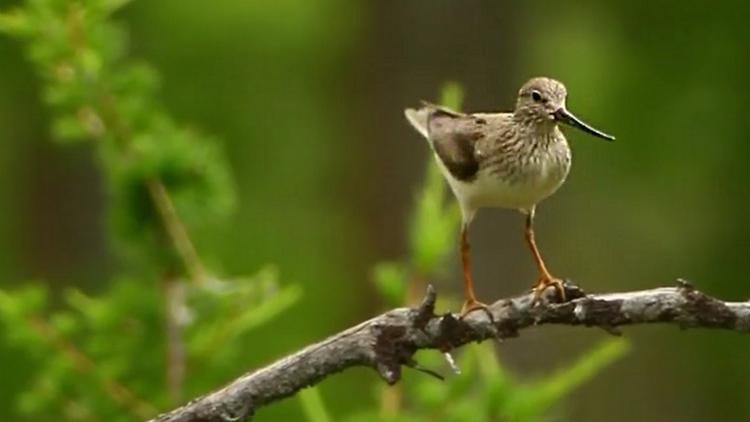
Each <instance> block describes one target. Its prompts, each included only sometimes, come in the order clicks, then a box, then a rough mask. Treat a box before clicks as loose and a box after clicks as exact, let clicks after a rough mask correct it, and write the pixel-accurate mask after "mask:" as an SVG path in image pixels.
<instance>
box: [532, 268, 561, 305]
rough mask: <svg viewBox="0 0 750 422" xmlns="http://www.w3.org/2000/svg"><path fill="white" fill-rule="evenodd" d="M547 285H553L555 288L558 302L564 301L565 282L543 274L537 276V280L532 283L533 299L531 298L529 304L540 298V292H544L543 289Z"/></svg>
mask: <svg viewBox="0 0 750 422" xmlns="http://www.w3.org/2000/svg"><path fill="white" fill-rule="evenodd" d="M549 286H554V288H555V290H557V294H558V296H559V297H560V302H565V284H564V283H563V281H562V280H560V279H559V278H554V277H552V276H549V275H543V276H541V277H539V280H537V282H536V284H534V288H533V290H534V299H532V301H531V304H532V305H533V304H535V303H537V302H539V300H540V299H541V298H542V294H544V291H545V290H546V289H547V287H549Z"/></svg>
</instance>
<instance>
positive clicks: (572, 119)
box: [552, 107, 615, 141]
mask: <svg viewBox="0 0 750 422" xmlns="http://www.w3.org/2000/svg"><path fill="white" fill-rule="evenodd" d="M552 115H553V116H555V120H557V121H558V122H562V123H565V124H566V125H570V126H573V127H574V128H578V129H580V130H582V131H584V132H586V133H588V134H591V135H594V136H596V137H598V138H602V139H606V140H608V141H614V140H615V137H614V136H612V135H607V134H606V133H604V132H601V131H599V130H596V129H594V128H593V127H591V126H589V125H587V124H586V123H584V122H583V121H582V120H581V119H579V118H578V117H576V116H574V115H573V113H571V112H569V111H568V110H566V109H565V108H564V107H560V108H558V109H557V111H555V112H554V113H552Z"/></svg>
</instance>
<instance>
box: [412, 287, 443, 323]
mask: <svg viewBox="0 0 750 422" xmlns="http://www.w3.org/2000/svg"><path fill="white" fill-rule="evenodd" d="M436 301H437V291H436V290H435V287H433V285H432V284H428V285H427V294H426V295H425V297H424V299H422V303H420V304H419V307H417V308H416V309H415V310H416V311H417V316H416V317H414V327H415V328H418V329H420V330H423V329H424V327H425V326H427V322H429V321H430V319H432V317H434V316H435V302H436Z"/></svg>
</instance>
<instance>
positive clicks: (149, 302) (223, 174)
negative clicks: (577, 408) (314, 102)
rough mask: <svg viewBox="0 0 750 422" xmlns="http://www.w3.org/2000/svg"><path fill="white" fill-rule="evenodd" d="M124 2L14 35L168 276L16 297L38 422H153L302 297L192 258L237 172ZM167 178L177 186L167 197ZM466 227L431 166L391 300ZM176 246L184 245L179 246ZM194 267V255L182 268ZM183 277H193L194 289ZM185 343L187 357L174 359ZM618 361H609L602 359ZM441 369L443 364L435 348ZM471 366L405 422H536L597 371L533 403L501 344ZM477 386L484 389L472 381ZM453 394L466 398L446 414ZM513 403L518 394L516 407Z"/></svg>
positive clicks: (129, 237)
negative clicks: (173, 90)
mask: <svg viewBox="0 0 750 422" xmlns="http://www.w3.org/2000/svg"><path fill="white" fill-rule="evenodd" d="M122 4H123V3H122V2H119V1H118V2H112V1H93V0H92V1H88V2H67V1H57V2H56V1H47V2H31V1H30V2H28V3H27V5H26V6H25V7H23V8H19V9H15V10H14V11H12V12H8V13H6V14H3V15H1V16H2V19H1V20H0V29H1V30H3V31H4V32H7V33H8V34H10V35H13V36H16V37H19V38H21V39H23V40H24V41H25V42H26V45H27V52H28V56H29V58H30V59H31V61H32V62H33V63H34V65H35V67H36V69H37V72H38V73H39V75H40V76H41V78H42V79H43V80H44V82H45V85H44V87H45V100H46V102H47V104H48V105H49V106H50V107H51V108H52V110H53V112H54V120H53V124H52V127H53V132H54V135H55V137H56V139H60V140H63V141H70V142H73V141H79V140H87V141H89V142H91V143H92V146H93V147H94V148H95V149H96V150H97V152H98V154H97V156H98V157H99V160H100V161H99V164H100V168H101V170H102V171H103V172H104V173H105V174H106V175H107V177H106V181H107V186H108V193H109V200H110V204H111V208H110V209H111V213H112V221H113V227H112V231H111V232H112V236H113V238H114V239H116V240H117V241H119V242H122V243H123V244H127V245H129V247H128V248H127V249H128V250H131V251H137V252H138V253H139V254H140V256H141V257H143V256H147V257H149V258H150V260H149V263H150V265H151V268H152V270H151V271H149V272H147V274H151V275H150V276H141V277H133V276H122V277H119V278H118V279H116V280H115V281H114V282H113V283H112V284H111V286H110V288H109V289H108V290H107V291H106V292H103V293H102V294H99V295H96V296H92V295H88V294H85V293H83V292H81V291H80V290H77V289H66V290H65V291H64V292H63V295H62V297H63V304H62V305H63V306H60V307H57V306H51V303H50V298H49V292H48V291H47V289H46V288H45V287H43V286H42V285H37V286H35V287H27V288H24V289H20V290H14V291H0V321H2V323H3V326H4V327H5V329H4V330H3V331H4V334H5V339H6V341H8V342H9V343H11V344H12V345H13V347H14V348H17V349H21V350H25V351H28V352H29V353H30V356H31V357H32V358H33V359H34V360H35V361H36V362H37V363H36V365H35V366H36V371H35V375H34V382H33V384H32V386H31V388H29V389H27V390H26V391H25V392H23V393H22V394H20V395H19V396H18V398H17V408H16V410H17V412H18V413H17V415H18V416H19V417H22V418H27V419H44V418H45V416H46V415H50V414H54V413H60V414H62V415H63V416H64V418H65V419H68V420H96V419H106V420H131V419H133V418H136V419H145V418H148V417H150V416H153V415H154V414H156V413H157V412H158V411H159V410H160V409H161V410H164V409H166V408H168V407H169V406H170V405H173V404H175V401H176V400H179V398H180V397H181V396H182V394H183V392H187V393H188V394H190V395H192V394H197V393H199V392H203V391H206V390H208V389H210V388H211V387H213V386H214V385H213V382H214V380H213V379H212V377H210V376H201V374H208V373H214V372H222V369H223V370H227V369H229V368H236V367H237V366H238V365H240V364H241V362H242V360H241V356H240V354H239V353H240V352H241V350H242V349H241V347H239V342H238V337H240V336H246V335H248V332H251V331H252V330H253V329H255V328H256V327H258V326H260V325H262V324H265V323H268V322H269V321H270V320H272V319H273V318H274V317H276V316H277V315H278V314H279V313H280V312H282V311H283V310H284V309H286V308H288V307H289V306H291V305H292V304H293V303H294V302H296V301H297V299H298V298H299V297H300V290H299V289H298V288H296V287H294V286H292V287H286V288H279V287H278V286H279V285H278V281H277V279H278V277H277V274H276V271H274V270H273V269H266V270H263V271H261V272H260V273H258V274H257V275H255V276H252V277H243V278H235V279H232V280H222V279H219V278H215V277H210V276H207V275H206V274H204V273H203V272H202V264H201V263H200V262H191V261H195V260H198V259H199V258H198V257H197V256H191V255H190V254H189V253H187V254H186V251H185V250H184V248H185V245H183V244H182V243H184V242H186V241H187V242H189V241H190V240H189V238H181V237H180V236H182V235H184V234H181V232H180V230H182V229H183V227H182V225H183V224H185V225H186V226H187V227H193V226H195V225H196V224H198V223H199V222H200V221H206V220H211V219H216V218H219V217H220V216H221V215H223V214H225V213H226V212H228V211H229V210H230V209H231V205H232V199H231V198H232V193H231V180H230V177H229V176H228V170H227V164H226V161H225V160H224V159H223V158H222V155H221V153H220V151H219V150H218V149H217V148H216V146H215V142H214V141H213V140H212V139H210V138H208V137H206V136H203V135H199V134H197V133H195V132H194V131H189V130H184V129H181V128H179V127H178V126H177V125H176V124H175V123H173V121H172V119H171V118H170V117H169V116H168V115H167V114H166V113H165V112H164V111H163V110H162V109H161V107H159V106H158V103H157V101H156V100H155V93H156V79H157V77H156V75H155V72H154V71H153V70H151V69H150V68H148V67H147V66H146V65H143V64H138V65H131V64H129V63H128V62H127V61H126V60H125V50H124V48H123V41H122V37H123V36H124V35H123V34H124V30H123V29H121V28H119V27H117V26H115V25H113V24H112V23H111V22H110V21H109V19H110V15H111V13H113V12H114V11H115V10H116V9H117V8H118V7H120V6H122ZM461 97H462V93H461V89H460V87H459V86H458V85H457V84H455V83H453V84H448V85H446V88H445V89H444V93H443V102H444V103H446V104H448V105H451V106H452V107H454V108H458V107H459V106H460V102H461ZM155 184H157V185H160V186H163V189H162V190H159V189H157V190H154V185H155ZM160 189H161V188H160ZM159 192H163V193H164V194H163V195H160V194H159ZM458 222H459V218H458V212H457V209H456V206H455V203H453V202H450V201H447V200H446V188H445V184H444V183H443V181H442V178H441V176H440V174H439V172H438V171H437V169H436V167H435V166H434V165H432V164H431V165H429V166H428V171H427V173H426V181H425V185H424V188H423V189H422V191H421V193H420V194H419V195H418V198H417V204H416V207H415V212H414V214H413V217H412V219H411V229H410V239H411V242H410V243H411V254H410V255H411V266H410V268H409V270H408V271H407V270H406V269H405V267H404V265H405V264H398V263H383V264H378V265H377V266H376V267H375V270H374V274H375V279H376V285H377V287H378V288H379V290H380V292H381V295H382V296H383V298H384V299H385V301H386V302H391V303H404V301H405V299H406V287H407V284H408V283H409V280H408V278H407V277H408V274H410V273H417V274H424V275H427V274H432V273H434V272H436V271H438V269H439V267H440V265H441V262H442V261H443V259H444V257H445V256H446V255H447V254H448V252H449V251H451V250H453V246H454V243H455V239H454V236H455V232H456V230H457V226H458ZM175 230H177V232H175ZM170 237H171V242H172V243H170V242H168V241H166V240H167V239H170ZM189 247H192V245H188V248H189ZM165 250H173V251H174V252H175V253H164V251H165ZM188 252H189V251H188ZM131 258H133V259H134V261H135V262H138V261H139V260H138V259H137V257H131ZM180 259H182V260H183V261H185V262H181V263H180V264H181V265H178V264H177V263H176V261H179V260H180ZM180 267H181V270H180V271H179V272H178V273H176V275H174V274H175V273H174V271H175V269H176V268H180ZM160 272H161V277H163V280H160V277H159V273H160ZM182 276H187V277H188V278H189V279H192V280H179V278H181V277H182ZM175 277H176V278H177V280H174V279H173V278H175ZM160 284H162V287H161V288H158V287H157V288H155V287H154V286H155V285H156V286H159V285H160ZM163 321H167V322H166V324H167V325H166V327H167V333H166V337H167V342H166V344H165V341H164V336H165V333H164V324H165V323H164V322H163ZM165 347H166V350H165ZM170 348H179V349H180V350H182V349H184V351H183V352H180V354H179V355H174V353H175V351H174V350H170ZM165 356H166V358H165ZM612 356H615V355H612ZM425 359H426V360H428V361H430V360H429V359H427V358H425ZM175 360H177V361H175ZM480 361H481V362H482V364H481V365H480V364H479V362H480ZM588 361H589V360H587V362H588ZM607 361H608V360H607V359H604V360H603V361H602V359H601V358H598V359H596V356H594V358H591V359H590V362H591V363H590V364H589V365H591V366H593V367H598V366H601V365H602V364H603V363H606V362H607ZM429 363H430V364H431V365H434V364H437V362H436V361H435V355H433V356H432V360H431V361H430V362H429ZM460 364H461V365H462V367H463V368H464V371H465V372H464V373H463V374H462V375H461V376H460V377H455V378H452V379H451V380H450V381H449V382H446V383H439V382H437V381H435V380H432V379H421V380H417V381H416V382H410V383H408V384H407V387H406V389H405V391H406V392H407V394H408V396H409V397H412V396H413V397H414V405H413V408H410V409H409V410H406V409H405V410H404V412H403V414H401V413H397V414H395V415H393V417H394V418H395V419H394V420H401V419H404V418H407V419H408V418H418V417H420V415H421V416H422V417H424V416H425V415H428V414H430V413H432V412H439V413H438V414H444V415H447V416H448V417H449V419H450V420H467V421H468V420H489V419H487V418H491V417H500V416H503V417H506V416H509V417H511V418H512V419H513V420H518V421H526V420H531V419H532V418H533V417H535V416H536V415H538V414H540V413H542V411H543V410H544V409H546V408H547V407H549V406H550V404H551V403H552V402H554V401H555V400H557V399H559V397H561V396H562V394H563V393H565V392H566V391H568V390H569V389H570V388H572V387H573V386H575V385H576V384H577V383H578V382H581V381H582V380H583V379H585V378H586V376H587V375H590V374H588V373H586V374H584V375H580V374H579V375H576V374H578V373H579V372H580V371H577V370H572V371H571V375H567V376H563V377H562V378H561V379H562V380H564V381H557V383H556V384H555V385H560V387H558V388H552V389H550V388H549V387H547V385H549V384H550V383H551V382H552V381H546V382H545V383H540V384H539V385H540V387H538V388H536V387H531V388H529V387H527V388H525V389H521V390H519V391H523V392H524V394H525V395H520V396H519V395H510V394H509V391H511V390H515V386H514V385H512V384H509V383H508V381H507V380H508V378H507V377H506V376H504V375H503V374H502V371H501V369H500V366H499V364H497V363H496V358H495V357H494V356H493V354H492V352H491V350H490V349H487V348H486V347H485V348H478V347H475V348H472V351H471V352H469V353H464V354H462V359H461V360H460ZM175 365H177V366H178V367H179V369H177V371H178V372H184V371H185V368H186V367H187V368H190V370H191V376H189V377H185V376H184V375H180V376H179V378H178V379H177V380H176V381H175V380H172V382H173V383H174V382H176V383H177V384H178V385H177V386H176V387H175V385H169V386H168V387H167V388H165V386H164V383H163V377H164V371H165V369H164V368H167V371H169V370H170V368H172V367H174V366H175ZM222 367H224V368H222ZM480 368H482V369H481V370H480ZM589 372H590V371H589ZM167 377H168V378H169V375H168V376H167ZM475 377H479V378H480V379H481V381H482V382H481V383H479V384H476V383H471V382H469V380H471V379H473V378H475ZM558 378H560V377H559V376H558ZM168 382H169V381H168ZM498 383H500V384H498ZM170 388H172V389H173V390H175V389H176V391H169V390H170ZM448 396H456V397H461V398H460V399H458V400H455V401H452V402H450V403H451V404H450V405H445V399H446V398H447V397H448ZM506 396H507V397H510V399H507V400H503V399H501V398H502V397H506ZM299 400H300V402H301V404H302V409H303V411H304V413H305V415H307V418H308V419H309V420H310V421H311V422H326V421H330V420H331V416H329V415H330V412H329V411H328V410H326V408H325V406H324V404H323V400H322V398H321V397H320V395H319V392H318V390H317V389H316V388H310V389H307V390H305V391H303V392H302V393H301V394H300V396H299ZM504 403H507V404H504ZM366 414H367V413H366V412H365V415H366ZM409 415H411V416H409ZM362 417H366V416H361V415H360V416H355V417H353V419H352V420H360V419H361V418H362Z"/></svg>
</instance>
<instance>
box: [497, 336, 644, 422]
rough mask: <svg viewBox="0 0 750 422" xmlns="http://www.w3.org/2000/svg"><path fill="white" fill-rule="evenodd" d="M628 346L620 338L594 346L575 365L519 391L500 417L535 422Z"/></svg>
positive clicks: (624, 352) (628, 346) (618, 356)
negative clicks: (532, 421)
mask: <svg viewBox="0 0 750 422" xmlns="http://www.w3.org/2000/svg"><path fill="white" fill-rule="evenodd" d="M629 348H630V345H629V343H628V342H627V341H626V340H624V339H621V338H618V339H614V340H608V341H605V342H604V343H602V344H600V345H598V346H596V347H594V348H593V349H592V350H591V351H589V352H588V353H586V354H585V355H584V356H583V357H581V358H580V359H579V360H578V361H577V362H575V363H574V364H573V365H571V366H570V367H568V368H565V369H562V370H560V371H558V372H557V373H555V374H553V375H552V376H550V377H549V378H546V379H543V380H541V381H538V382H536V383H533V384H531V385H528V386H525V387H524V388H521V389H518V391H517V394H516V395H515V397H513V398H512V399H511V401H510V402H509V403H508V406H507V408H506V409H504V411H501V415H499V416H504V417H507V418H508V419H509V420H512V421H529V420H533V419H535V418H536V417H537V416H539V415H541V414H542V413H543V412H544V411H545V410H547V409H548V408H549V407H550V406H552V405H553V404H554V403H557V402H559V401H560V400H561V399H562V398H563V397H564V396H565V395H566V394H568V393H570V392H571V391H572V390H574V389H575V388H576V387H578V386H579V385H581V384H582V383H584V382H585V381H587V380H589V379H591V378H592V377H593V376H594V375H596V374H597V373H599V372H600V371H601V370H602V369H603V368H605V367H606V366H608V365H610V364H611V363H612V362H614V361H616V360H617V359H619V358H621V357H622V356H624V355H625V354H626V353H627V351H628V350H629Z"/></svg>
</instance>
